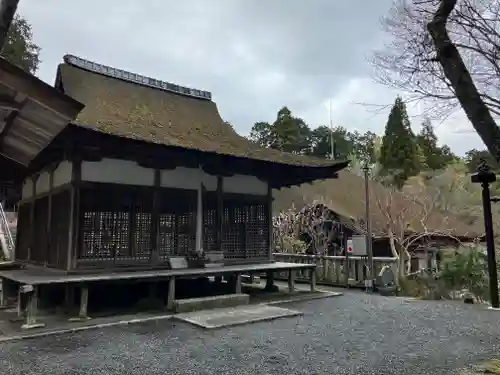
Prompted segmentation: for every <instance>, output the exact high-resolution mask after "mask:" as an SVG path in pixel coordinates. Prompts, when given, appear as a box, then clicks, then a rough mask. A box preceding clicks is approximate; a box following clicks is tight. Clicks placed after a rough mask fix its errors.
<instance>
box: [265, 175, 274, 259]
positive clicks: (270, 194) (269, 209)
mask: <svg viewBox="0 0 500 375" xmlns="http://www.w3.org/2000/svg"><path fill="white" fill-rule="evenodd" d="M267 220H268V223H267V224H268V231H269V233H268V258H269V260H273V259H274V256H273V250H274V249H273V189H272V187H271V184H270V183H269V182H268V183H267Z"/></svg>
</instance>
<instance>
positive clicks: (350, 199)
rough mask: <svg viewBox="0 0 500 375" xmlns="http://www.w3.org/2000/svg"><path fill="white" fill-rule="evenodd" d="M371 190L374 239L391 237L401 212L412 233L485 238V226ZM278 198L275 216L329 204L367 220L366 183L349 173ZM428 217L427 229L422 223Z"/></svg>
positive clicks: (353, 217) (283, 191) (383, 190)
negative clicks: (392, 225) (391, 226)
mask: <svg viewBox="0 0 500 375" xmlns="http://www.w3.org/2000/svg"><path fill="white" fill-rule="evenodd" d="M369 186H370V188H369V189H370V202H371V205H370V207H371V210H370V212H371V225H372V230H373V233H374V235H379V236H384V235H387V225H388V223H390V219H388V218H387V213H390V214H393V215H394V216H397V215H398V213H399V212H403V214H402V215H401V217H400V219H401V221H402V220H403V219H404V221H406V223H405V225H407V227H408V229H409V230H411V231H414V232H417V233H423V232H425V231H441V232H446V233H449V234H452V235H454V236H457V237H464V238H475V237H481V236H483V235H484V228H483V227H482V225H479V224H473V225H469V224H467V223H464V222H463V221H461V220H460V219H459V218H457V217H456V216H455V215H453V214H451V213H446V212H438V211H437V210H436V209H431V207H430V205H427V204H426V202H422V201H418V200H417V199H414V198H412V197H410V196H408V195H403V194H400V193H397V192H394V191H392V190H389V189H386V188H385V187H384V186H383V185H381V184H379V183H377V182H374V181H370V185H369ZM274 198H275V201H274V210H275V212H278V211H281V210H287V209H289V208H290V207H291V206H292V205H294V206H295V207H296V208H297V209H301V208H302V207H303V206H304V205H306V204H311V203H313V202H314V201H316V202H321V203H323V204H326V205H327V206H328V207H329V208H330V209H331V210H332V211H334V212H336V213H337V214H339V215H341V216H343V217H344V218H347V219H351V220H353V221H354V222H360V221H364V218H365V182H364V179H363V178H362V177H360V176H357V175H355V174H353V173H351V172H349V171H345V170H344V171H341V172H339V177H338V179H336V180H325V181H317V182H313V183H311V184H303V185H300V186H297V187H292V188H286V189H281V190H275V191H274ZM387 204H390V206H391V208H390V209H384V207H386V205H387ZM381 207H382V208H381ZM429 212H430V213H429ZM394 216H393V217H394ZM424 217H425V221H424V222H425V226H426V228H424V227H423V225H422V222H421V221H422V219H423V218H424ZM393 222H394V221H393Z"/></svg>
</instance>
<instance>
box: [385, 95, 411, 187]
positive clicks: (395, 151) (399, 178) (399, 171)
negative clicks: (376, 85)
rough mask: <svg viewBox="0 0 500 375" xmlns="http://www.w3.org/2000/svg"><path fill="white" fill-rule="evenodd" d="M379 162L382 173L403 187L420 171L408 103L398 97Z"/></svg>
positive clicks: (386, 127)
mask: <svg viewBox="0 0 500 375" xmlns="http://www.w3.org/2000/svg"><path fill="white" fill-rule="evenodd" d="M379 163H380V165H381V173H382V175H385V176H390V180H392V183H393V184H394V185H395V186H396V187H398V188H402V187H403V185H404V183H405V181H406V180H407V179H408V178H409V177H411V176H415V175H417V174H418V173H419V172H420V169H421V162H420V155H419V150H418V145H417V142H416V137H415V135H414V134H413V132H412V130H411V125H410V119H409V117H408V113H407V111H406V105H405V103H404V102H403V100H402V99H401V97H399V96H398V97H397V98H396V100H395V102H394V105H393V106H392V109H391V113H390V114H389V118H388V120H387V124H386V126H385V132H384V136H383V138H382V146H381V147H380V158H379Z"/></svg>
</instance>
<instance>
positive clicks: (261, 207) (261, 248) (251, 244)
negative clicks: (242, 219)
mask: <svg viewBox="0 0 500 375" xmlns="http://www.w3.org/2000/svg"><path fill="white" fill-rule="evenodd" d="M247 212H248V222H247V257H248V258H266V257H268V256H269V245H268V244H269V225H268V219H267V217H268V216H267V205H266V204H255V205H252V206H248V207H247Z"/></svg>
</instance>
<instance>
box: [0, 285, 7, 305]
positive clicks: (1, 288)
mask: <svg viewBox="0 0 500 375" xmlns="http://www.w3.org/2000/svg"><path fill="white" fill-rule="evenodd" d="M6 284H7V283H6V282H5V280H4V279H2V278H0V309H5V308H6V307H7V304H8V302H7V300H8V295H7V285H6Z"/></svg>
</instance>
